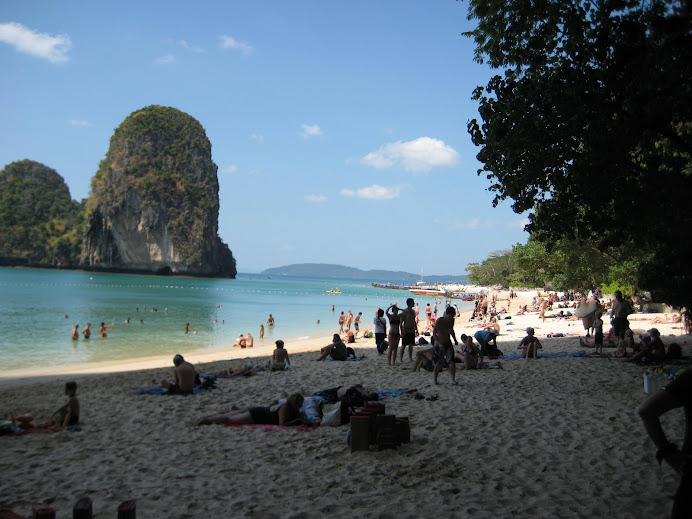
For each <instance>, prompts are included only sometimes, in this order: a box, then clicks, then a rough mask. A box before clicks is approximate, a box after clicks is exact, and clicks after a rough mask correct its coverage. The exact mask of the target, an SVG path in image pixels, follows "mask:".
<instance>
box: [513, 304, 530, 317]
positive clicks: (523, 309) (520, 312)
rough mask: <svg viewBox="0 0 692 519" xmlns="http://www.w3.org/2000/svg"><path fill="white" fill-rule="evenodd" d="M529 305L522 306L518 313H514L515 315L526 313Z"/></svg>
mask: <svg viewBox="0 0 692 519" xmlns="http://www.w3.org/2000/svg"><path fill="white" fill-rule="evenodd" d="M527 306H528V305H524V306H522V307H521V308H520V309H519V311H518V312H517V313H516V314H514V315H524V313H525V312H526V309H527Z"/></svg>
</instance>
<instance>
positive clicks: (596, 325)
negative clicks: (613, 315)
mask: <svg viewBox="0 0 692 519" xmlns="http://www.w3.org/2000/svg"><path fill="white" fill-rule="evenodd" d="M602 315H603V314H602V313H601V312H596V314H595V317H596V319H595V320H594V322H593V329H594V334H593V339H594V346H595V347H596V353H598V354H603V320H602V319H601V316H602Z"/></svg>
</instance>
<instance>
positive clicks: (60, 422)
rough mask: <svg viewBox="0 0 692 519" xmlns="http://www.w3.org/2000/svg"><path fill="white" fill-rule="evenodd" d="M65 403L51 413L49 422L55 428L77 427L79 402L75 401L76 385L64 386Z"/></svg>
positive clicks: (68, 384) (74, 383) (70, 383)
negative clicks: (55, 426) (66, 399)
mask: <svg viewBox="0 0 692 519" xmlns="http://www.w3.org/2000/svg"><path fill="white" fill-rule="evenodd" d="M65 394H66V395H67V396H68V398H69V399H68V401H67V403H66V404H65V405H64V406H62V407H61V408H60V409H58V410H57V411H55V413H53V416H52V418H51V421H52V422H53V424H55V425H57V426H67V425H77V423H79V400H77V383H76V382H68V383H66V384H65Z"/></svg>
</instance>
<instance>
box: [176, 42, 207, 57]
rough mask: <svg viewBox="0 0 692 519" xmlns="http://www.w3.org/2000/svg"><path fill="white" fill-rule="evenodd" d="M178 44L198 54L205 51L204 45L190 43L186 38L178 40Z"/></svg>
mask: <svg viewBox="0 0 692 519" xmlns="http://www.w3.org/2000/svg"><path fill="white" fill-rule="evenodd" d="M178 45H180V46H181V47H182V48H183V49H187V50H189V51H191V52H194V53H196V54H201V53H202V52H204V49H203V48H202V47H198V46H196V45H190V44H189V43H188V42H187V41H185V40H180V41H179V42H178Z"/></svg>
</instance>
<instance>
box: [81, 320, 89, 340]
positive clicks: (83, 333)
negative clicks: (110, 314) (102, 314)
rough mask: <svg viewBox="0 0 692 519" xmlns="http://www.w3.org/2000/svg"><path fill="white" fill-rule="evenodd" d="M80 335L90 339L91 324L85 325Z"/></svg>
mask: <svg viewBox="0 0 692 519" xmlns="http://www.w3.org/2000/svg"><path fill="white" fill-rule="evenodd" d="M82 335H84V338H85V339H88V338H89V337H91V323H87V325H86V326H85V327H84V329H83V330H82Z"/></svg>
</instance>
